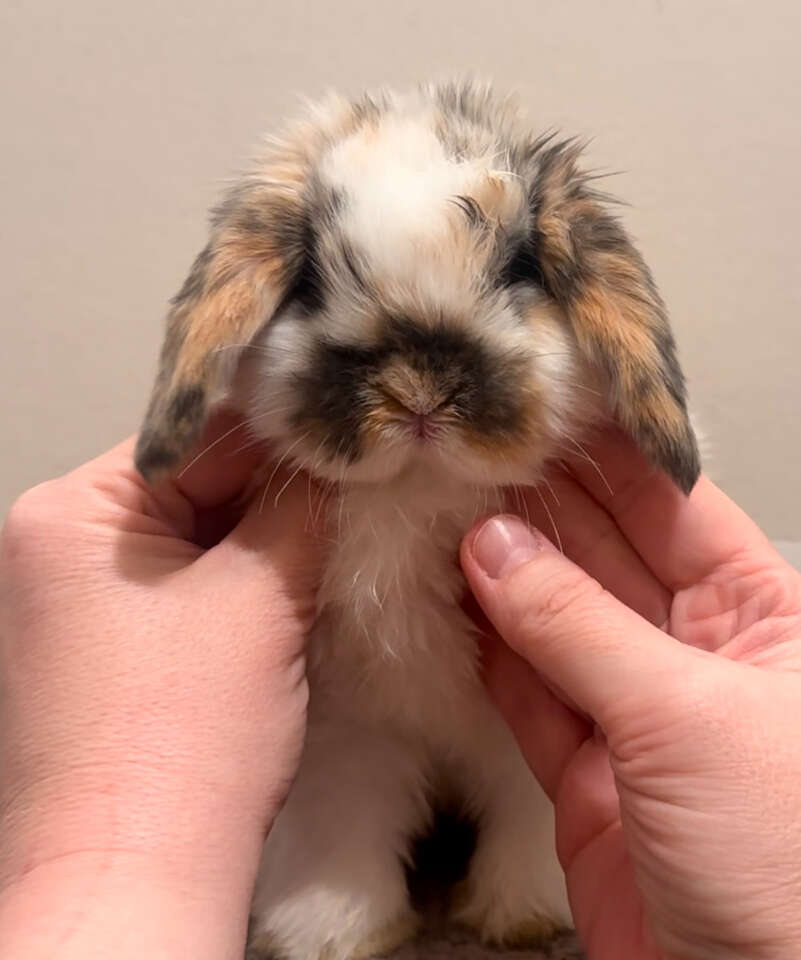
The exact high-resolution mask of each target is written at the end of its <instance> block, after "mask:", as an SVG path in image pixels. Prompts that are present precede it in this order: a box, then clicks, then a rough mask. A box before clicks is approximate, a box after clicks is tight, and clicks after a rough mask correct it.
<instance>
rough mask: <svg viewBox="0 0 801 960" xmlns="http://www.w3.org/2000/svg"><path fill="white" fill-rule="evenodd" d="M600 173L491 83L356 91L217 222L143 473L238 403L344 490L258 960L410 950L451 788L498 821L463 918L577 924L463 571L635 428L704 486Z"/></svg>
mask: <svg viewBox="0 0 801 960" xmlns="http://www.w3.org/2000/svg"><path fill="white" fill-rule="evenodd" d="M578 154H579V149H578V146H577V145H576V144H575V143H574V142H573V141H565V142H558V141H556V140H555V139H554V138H548V137H537V136H535V135H533V134H532V133H531V132H530V131H529V130H528V128H527V127H526V125H525V123H524V122H523V121H522V120H521V119H520V117H519V116H518V113H517V111H516V109H515V108H514V107H513V106H512V105H511V104H510V103H509V102H508V101H505V100H501V99H499V98H497V97H495V96H494V95H493V94H492V93H491V91H490V90H489V89H487V88H482V87H476V86H473V85H470V84H461V85H460V84H452V85H444V86H437V87H429V88H425V89H423V90H421V91H417V92H415V93H412V94H409V95H406V96H395V95H392V94H382V95H380V96H376V97H372V98H370V97H366V98H363V99H362V100H360V101H357V102H348V101H344V100H339V99H337V98H331V99H329V100H328V101H326V103H324V104H323V105H321V106H319V107H317V108H313V109H312V110H311V111H310V113H309V116H308V118H307V119H306V120H304V121H303V122H301V123H300V124H299V125H296V126H295V127H293V128H292V129H291V130H290V131H289V133H287V134H286V135H285V136H284V137H282V138H280V139H278V140H276V141H274V142H273V143H272V144H271V145H270V147H269V149H268V150H267V151H266V153H265V155H264V156H263V157H262V159H261V160H259V161H258V162H257V163H256V164H255V165H254V167H253V169H252V170H251V172H250V173H249V174H248V175H247V176H245V177H244V178H243V179H242V180H241V182H240V183H239V184H238V185H237V186H236V187H235V188H234V189H233V191H232V192H231V193H230V194H229V196H228V197H227V198H226V199H225V200H224V202H223V203H222V204H221V206H220V207H218V208H217V210H216V212H215V214H214V218H213V221H212V231H211V238H210V241H209V244H208V245H207V247H206V249H205V250H204V251H203V252H202V253H201V255H200V256H199V257H198V259H197V261H196V263H195V266H194V268H193V270H192V273H191V274H190V276H189V278H188V280H187V281H186V283H185V284H184V287H183V289H182V290H181V292H180V293H179V294H178V296H177V297H176V299H175V301H174V303H173V307H172V311H171V313H170V317H169V321H168V328H167V337H166V341H165V346H164V349H163V353H162V360H161V369H160V371H159V374H158V378H157V381H156V386H155V389H154V393H153V397H152V400H151V405H150V408H149V410H148V413H147V416H146V418H145V424H144V427H143V430H142V434H141V437H140V440H139V445H138V447H137V454H136V457H137V465H138V466H139V469H140V470H141V471H142V472H143V474H144V475H145V476H146V477H148V478H149V479H153V478H155V477H157V476H158V475H159V473H161V472H163V471H166V470H170V469H173V468H175V467H177V466H178V465H179V464H180V463H181V462H182V461H183V460H184V458H186V457H187V455H188V454H189V453H190V452H191V451H192V449H193V446H194V445H195V443H196V441H197V439H198V437H199V435H200V433H201V431H202V429H203V427H204V425H205V423H206V420H207V418H208V415H209V411H210V410H211V409H213V407H214V406H215V404H217V403H219V402H220V401H221V400H223V399H227V401H228V402H229V403H233V404H234V405H235V406H238V407H239V408H240V409H241V410H242V411H243V413H244V414H245V415H246V418H247V427H248V429H249V430H250V432H251V433H252V434H254V435H256V436H257V437H260V438H263V439H266V440H269V441H270V444H271V446H272V448H273V449H274V450H276V451H277V454H278V455H279V456H280V457H281V458H282V459H283V460H285V462H289V463H293V464H294V465H295V466H296V467H297V468H305V469H306V470H308V471H309V472H310V473H312V474H314V475H315V476H317V477H320V478H324V479H327V480H330V481H333V482H335V483H336V494H335V497H336V500H337V502H336V503H335V504H334V505H333V506H332V508H331V511H330V520H329V522H330V535H331V541H332V543H331V553H330V556H329V560H328V563H327V566H326V569H325V573H324V576H323V582H322V587H321V592H320V598H319V618H318V621H317V625H316V626H315V628H314V630H313V632H312V635H311V636H310V638H309V646H308V676H309V684H310V689H311V701H310V714H309V734H308V739H307V744H306V748H305V754H304V757H303V761H302V763H301V767H300V771H299V774H298V777H297V780H296V782H295V784H294V785H293V788H292V791H291V793H290V796H289V799H288V801H287V804H286V807H285V808H284V810H283V811H282V813H281V815H280V816H279V818H278V820H277V822H276V824H275V826H274V827H273V829H272V831H271V833H270V836H269V838H268V841H267V845H266V848H265V854H264V861H263V866H262V871H261V876H260V880H259V884H258V887H257V891H256V897H255V900H254V908H253V925H252V933H253V937H252V951H253V952H254V954H256V953H258V952H259V949H260V947H259V945H262V946H261V952H262V953H264V952H265V951H266V950H267V949H269V952H271V953H272V954H274V955H275V956H277V957H278V958H279V960H354V958H356V957H362V956H365V955H369V952H370V951H371V950H373V949H374V947H375V945H380V947H381V949H385V948H388V947H389V946H391V945H392V944H393V943H394V942H395V941H396V940H399V939H401V938H402V937H404V936H408V935H410V933H411V931H413V930H415V929H416V928H417V926H418V920H419V918H418V917H417V915H416V911H415V908H414V906H413V904H412V902H411V901H410V899H409V894H408V890H407V888H406V882H405V875H404V869H403V863H404V860H405V859H408V858H409V856H410V844H411V841H412V838H413V837H415V836H417V835H419V834H420V833H421V832H424V831H425V828H426V825H427V823H428V822H429V821H430V817H431V811H432V801H433V800H434V799H436V797H437V796H447V798H448V799H449V800H450V801H453V800H454V798H456V799H457V801H458V802H459V803H460V804H461V806H462V808H463V810H465V811H466V812H467V813H468V814H469V815H470V816H472V817H473V818H474V819H475V820H476V821H477V822H478V824H479V833H478V840H477V844H476V848H475V853H474V855H473V858H472V862H471V866H470V869H469V873H468V875H467V877H466V878H465V881H464V883H463V884H462V885H461V887H460V896H459V898H457V899H455V900H454V919H456V920H457V921H458V922H460V923H462V924H463V925H465V926H468V927H470V928H472V929H474V930H475V931H477V933H478V934H479V935H480V936H482V937H483V938H485V939H486V940H488V941H492V942H499V943H504V942H515V943H518V942H520V941H521V939H523V940H526V941H532V940H537V939H538V938H540V937H544V936H547V935H549V934H550V933H551V932H552V931H553V930H554V929H558V928H560V927H564V926H566V925H569V923H570V913H569V909H568V906H567V901H566V896H565V889H564V881H563V877H562V875H561V871H560V868H559V865H558V863H557V861H556V856H555V852H554V844H553V824H552V811H551V808H550V804H549V803H548V801H547V799H546V798H545V796H544V794H543V793H542V791H541V789H540V788H539V786H538V785H537V783H536V782H535V781H534V779H533V778H532V777H531V774H530V773H529V771H528V769H527V768H526V766H525V764H524V763H523V761H522V759H521V758H520V756H519V752H518V750H517V747H516V745H515V743H514V741H513V740H512V738H511V736H510V734H509V733H508V731H507V730H506V728H505V726H504V725H503V723H502V722H501V721H500V719H499V718H498V716H497V714H496V712H495V710H494V708H493V706H492V705H491V703H490V702H489V700H488V699H487V697H486V695H485V693H484V691H483V688H482V685H481V682H480V679H479V675H478V653H477V645H476V642H475V636H474V627H473V626H472V624H471V623H470V621H469V620H468V619H467V618H466V616H465V614H464V613H463V612H462V609H461V607H460V603H459V601H460V598H461V596H462V593H463V590H464V582H463V580H462V578H461V575H460V574H459V572H458V570H457V569H456V566H455V563H454V556H455V554H456V550H457V546H458V542H459V539H460V537H461V536H462V535H463V533H464V532H465V530H466V529H468V527H469V526H470V525H471V523H473V522H474V521H475V519H476V518H477V517H478V516H479V515H480V514H481V513H483V512H485V511H487V510H493V509H498V508H500V507H501V506H502V505H503V502H504V501H503V496H504V494H503V489H502V488H503V487H504V486H505V485H508V484H529V483H534V482H536V481H537V479H538V478H539V477H540V475H541V471H542V468H543V465H544V464H545V463H546V461H547V460H549V459H550V458H553V457H558V456H560V454H562V453H563V452H564V451H566V450H571V449H573V448H574V446H575V444H576V443H578V442H580V439H581V437H582V436H583V434H584V433H585V431H586V430H587V428H588V427H589V426H590V425H591V424H593V423H596V422H599V421H603V420H605V419H608V418H610V417H611V418H614V419H616V420H617V421H618V422H619V423H620V424H621V425H622V427H623V428H624V429H625V430H627V431H628V432H629V434H630V435H631V436H632V437H633V438H634V439H635V440H636V441H637V442H638V443H639V444H640V446H641V447H642V448H643V450H644V451H645V452H646V454H647V455H648V456H649V457H650V458H651V460H652V461H653V463H654V464H655V465H656V466H657V467H659V468H661V469H663V470H665V471H666V472H667V473H668V474H669V475H670V476H671V477H672V478H673V479H674V480H675V482H676V483H677V484H678V485H679V486H680V487H681V488H682V489H684V490H689V489H690V488H691V487H692V485H693V483H694V482H695V479H696V477H697V475H698V471H699V463H698V453H697V449H696V443H695V439H694V436H693V433H692V430H691V428H690V425H689V422H688V419H687V411H686V401H685V390H684V381H683V378H682V374H681V371H680V368H679V366H678V363H677V360H676V352H675V346H674V341H673V338H672V335H671V333H670V329H669V326H668V322H667V318H666V314H665V310H664V306H663V304H662V301H661V300H660V298H659V295H658V293H657V291H656V288H655V286H654V283H653V281H652V279H651V276H650V273H649V271H648V269H647V267H646V266H645V264H644V263H643V261H642V259H641V257H640V255H639V254H638V253H637V251H636V250H635V249H634V247H633V246H632V244H631V242H630V240H629V239H628V237H627V236H626V234H625V232H624V230H623V228H622V227H621V226H620V224H619V223H618V222H617V220H616V219H615V218H614V217H613V216H612V215H611V213H610V212H609V209H608V205H607V204H606V203H605V201H604V198H603V197H602V196H601V195H599V194H598V193H597V192H596V191H595V190H594V189H593V188H592V185H591V181H590V180H589V179H588V177H587V176H585V175H584V174H583V173H582V172H581V171H580V169H579V167H578ZM254 761H255V762H258V758H254ZM265 945H268V946H265Z"/></svg>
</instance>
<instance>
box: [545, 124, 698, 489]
mask: <svg viewBox="0 0 801 960" xmlns="http://www.w3.org/2000/svg"><path fill="white" fill-rule="evenodd" d="M579 152H580V148H579V147H578V146H577V145H576V144H574V143H565V144H557V145H554V146H550V145H544V146H543V147H542V148H541V149H540V150H539V151H538V152H537V154H536V157H537V159H538V165H537V172H536V176H535V179H534V182H533V186H532V197H531V203H532V210H533V216H534V237H533V240H534V245H535V247H536V255H537V260H538V262H539V266H540V268H541V270H542V273H543V276H544V278H545V282H546V285H547V287H548V289H549V292H550V293H551V295H552V296H553V297H554V298H555V299H556V300H557V301H558V302H559V303H560V304H561V305H562V307H563V309H564V310H565V313H566V315H567V317H568V319H569V321H570V324H571V326H572V328H573V332H574V335H575V337H576V340H577V343H578V346H579V349H580V350H581V351H582V353H583V354H584V355H585V356H586V357H587V358H588V359H589V360H590V362H591V363H593V364H594V365H595V366H596V367H597V368H599V369H600V370H601V371H602V372H603V373H604V375H605V379H606V381H607V384H608V391H609V403H610V407H611V412H612V413H613V415H614V416H615V417H616V419H617V420H618V422H619V423H620V425H621V426H622V427H623V429H624V430H625V431H626V432H627V433H628V434H629V435H630V436H631V437H632V438H633V439H634V440H635V441H636V442H637V443H638V445H639V446H640V447H641V448H642V450H643V452H644V453H645V454H646V455H647V456H648V457H649V459H651V461H652V462H653V463H655V464H656V465H657V466H659V467H661V468H662V469H663V470H664V471H665V472H666V473H667V474H669V476H671V477H672V478H673V480H674V481H675V482H676V484H677V485H678V486H679V487H680V488H681V489H682V490H683V491H684V492H685V493H689V492H690V490H691V489H692V488H693V486H694V484H695V482H696V480H697V479H698V475H699V473H700V470H701V464H700V457H699V453H698V446H697V443H696V439H695V435H694V433H693V430H692V427H691V426H690V421H689V418H688V415H687V399H686V390H685V385H684V377H683V375H682V372H681V368H680V367H679V363H678V360H677V358H676V345H675V341H674V339H673V335H672V333H671V330H670V325H669V323H668V318H667V314H666V311H665V306H664V304H663V302H662V299H661V297H660V296H659V293H658V292H657V289H656V286H655V284H654V281H653V278H652V277H651V273H650V271H649V270H648V267H647V266H646V265H645V263H644V261H643V259H642V257H641V256H640V254H639V253H638V251H637V250H636V249H635V247H634V246H633V244H632V243H631V241H630V240H629V238H628V237H627V235H626V233H625V231H624V230H623V228H622V227H621V225H620V224H619V223H618V221H617V220H616V219H615V217H613V216H612V215H611V214H610V213H609V211H608V209H607V208H606V205H605V203H604V197H603V196H602V195H600V194H598V193H597V192H595V191H594V190H592V189H591V187H590V186H589V183H588V177H587V176H586V175H584V174H583V173H582V172H581V171H580V170H579V168H578V166H577V160H578V156H579Z"/></svg>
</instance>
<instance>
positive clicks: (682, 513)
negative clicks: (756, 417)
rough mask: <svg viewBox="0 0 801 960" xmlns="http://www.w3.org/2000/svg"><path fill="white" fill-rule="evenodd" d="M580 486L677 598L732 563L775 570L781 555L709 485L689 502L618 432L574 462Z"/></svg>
mask: <svg viewBox="0 0 801 960" xmlns="http://www.w3.org/2000/svg"><path fill="white" fill-rule="evenodd" d="M569 465H570V470H571V472H572V473H573V474H574V476H575V477H576V479H577V480H578V482H579V483H580V484H581V485H582V486H583V487H584V488H585V489H586V490H587V491H588V492H589V493H590V494H591V495H592V496H593V498H594V499H595V500H596V501H597V502H598V503H599V504H601V506H603V507H604V508H605V509H606V510H607V511H608V513H609V514H610V515H611V517H612V518H613V519H614V521H615V522H616V523H617V525H618V526H619V528H620V530H621V531H622V533H623V535H624V536H625V537H626V539H627V540H628V541H629V543H630V544H631V545H632V547H633V548H634V549H635V550H636V551H637V553H638V554H639V555H640V557H642V559H643V561H644V562H645V563H646V565H647V566H648V567H649V569H650V570H651V571H652V572H653V573H654V575H655V576H656V577H657V578H658V579H659V580H660V581H661V582H662V583H663V584H664V585H665V586H666V587H668V588H669V589H670V590H672V591H673V592H676V591H678V590H681V589H683V588H685V587H687V586H690V585H691V584H694V583H698V582H700V581H701V580H703V579H704V578H705V577H707V576H709V575H710V574H711V573H712V572H714V571H715V570H716V569H718V568H720V567H722V566H724V565H725V564H726V563H728V562H729V561H730V560H731V559H732V558H734V557H743V556H744V555H746V554H748V555H750V556H751V557H752V558H753V559H754V560H755V561H756V560H759V561H760V562H763V563H765V564H770V565H776V564H777V563H779V562H780V558H779V555H778V554H777V553H776V551H775V550H774V549H773V547H772V546H771V545H770V543H769V541H768V540H767V538H766V537H765V536H764V534H763V533H762V532H761V531H760V530H759V528H758V527H757V526H756V524H755V523H754V522H753V521H752V520H751V519H750V518H749V517H748V516H746V515H745V514H744V513H743V512H742V510H740V509H739V507H737V506H736V505H735V504H734V503H732V501H731V500H729V498H728V497H727V496H726V495H725V494H724V493H722V491H720V490H719V489H718V488H717V487H716V486H715V485H714V484H713V483H711V481H709V480H708V479H707V478H705V477H701V479H700V480H699V481H698V483H697V485H696V487H695V489H694V490H693V491H692V493H691V494H690V496H689V497H686V496H684V494H682V493H681V491H680V490H679V489H678V488H677V487H676V486H674V484H673V483H672V482H671V481H670V480H669V479H668V478H667V476H665V475H664V474H662V473H661V472H659V471H658V470H656V469H654V468H653V467H652V466H651V465H650V464H649V463H648V462H647V461H646V460H645V458H644V457H643V456H642V454H641V453H640V452H639V451H638V450H637V448H636V447H635V445H634V443H633V442H632V441H631V440H629V439H628V438H627V437H625V436H623V434H622V433H621V432H620V431H618V430H612V429H610V430H606V431H604V433H603V434H602V435H601V436H600V437H599V438H598V439H597V440H595V441H594V442H592V443H590V444H588V445H587V450H586V456H584V455H582V454H578V455H577V456H575V457H572V458H570V461H569Z"/></svg>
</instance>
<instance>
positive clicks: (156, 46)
mask: <svg viewBox="0 0 801 960" xmlns="http://www.w3.org/2000/svg"><path fill="white" fill-rule="evenodd" d="M799 49H801V4H799V3H798V2H797V0H783V2H777V0H773V2H771V0H768V2H762V3H753V2H735V0H717V2H706V0H615V2H612V0H604V2H603V3H600V2H597V0H585V2H575V0H513V2H504V0H492V2H489V0H411V2H401V0H398V2H394V3H387V2H382V0H373V2H370V3H361V2H355V0H337V2H336V3H333V2H325V3H322V2H320V3H314V2H309V0H294V2H293V3H284V4H277V3H273V2H270V0H260V2H255V0H248V2H245V0H137V3H136V4H133V3H127V4H115V3H108V2H107V0H70V2H69V3H58V4H57V3H54V2H53V0H50V2H42V3H33V2H30V0H28V2H26V3H20V2H15V0H4V3H3V4H2V11H0V97H1V98H2V126H1V127H0V131H1V132H0V136H1V137H2V152H1V153H0V172H1V174H2V188H1V189H2V195H1V196H0V204H1V205H0V210H2V230H0V254H1V255H2V261H1V262H2V265H3V269H2V283H0V298H2V300H1V302H0V306H1V308H2V309H1V311H0V324H2V340H0V441H1V442H2V446H0V451H2V452H1V453H0V458H1V459H2V470H0V515H2V513H4V512H5V509H6V508H7V507H8V505H9V504H10V503H11V501H12V499H13V498H14V496H15V495H16V494H18V493H19V492H20V491H21V490H23V489H24V488H25V487H26V486H28V485H30V484H32V483H34V482H36V481H38V480H41V479H44V478H46V477H48V476H51V475H53V474H55V473H58V472H61V471H64V470H66V469H68V468H69V467H71V466H73V465H75V464H77V463H79V462H80V461H81V460H83V459H85V458H87V457H89V456H90V455H93V454H95V453H98V452H100V451H102V450H103V449H104V448H106V447H107V446H109V445H110V444H112V443H114V442H115V441H117V440H119V439H120V438H122V437H124V436H126V435H127V434H129V433H131V432H133V431H134V430H135V429H136V427H137V425H138V420H139V416H140V414H141V412H142V409H143V407H144V403H145V400H146V396H147V393H148V391H149V387H150V382H151V378H152V375H153V371H154V364H155V358H156V353H157V349H158V344H159V342H160V337H161V324H162V318H163V315H164V311H165V305H166V301H167V299H168V298H169V297H170V296H171V295H172V294H173V293H174V292H175V290H176V289H177V287H178V286H179V285H180V283H181V281H182V280H183V276H184V274H185V272H186V270H187V268H188V266H189V263H190V261H191V260H192V258H193V256H194V254H195V253H196V251H197V250H198V249H199V248H200V246H201V245H202V243H203V239H204V233H205V222H206V221H205V210H206V208H207V207H208V206H209V205H210V203H211V202H213V200H214V199H215V198H216V196H217V194H218V192H219V190H220V188H221V186H222V185H223V182H224V180H225V179H226V177H228V176H229V175H230V174H231V173H232V172H233V171H235V170H236V169H237V167H238V166H239V165H240V164H241V162H242V161H243V159H244V158H245V157H246V156H247V154H248V152H249V150H250V148H251V147H252V146H253V145H254V144H255V143H256V142H257V140H258V137H259V136H260V134H262V133H263V132H265V131H268V130H270V129H271V128H272V127H273V126H275V124H276V123H277V122H279V121H280V120H281V119H282V118H284V117H285V116H286V115H287V114H288V113H292V112H293V111H294V110H295V109H296V103H297V99H296V98H297V96H298V95H299V94H310V95H315V94H318V93H320V92H322V91H323V90H325V89H326V88H329V87H335V88H339V89H341V90H343V91H344V92H359V91H360V90H361V89H362V88H364V87H374V86H376V85H381V84H388V85H399V86H404V85H408V84H411V83H414V82H416V81H417V80H419V79H426V78H430V77H439V76H444V75H448V74H451V73H454V72H456V73H463V72H474V73H478V74H479V75H481V76H485V77H488V78H491V79H494V80H495V81H496V82H497V84H498V85H499V86H500V87H502V88H511V89H516V90H518V91H520V93H521V95H522V98H523V100H524V101H525V102H526V104H527V106H528V107H529V108H530V112H531V116H532V119H533V122H534V123H535V124H536V125H537V126H540V127H542V128H547V127H552V126H557V127H560V128H562V129H563V130H564V131H565V132H566V133H570V134H576V133H577V134H584V135H588V136H590V137H592V138H593V143H592V146H591V148H590V157H589V160H590V164H591V165H592V166H596V167H600V168H602V169H605V170H614V171H623V172H622V173H620V174H619V175H617V176H616V177H615V178H613V179H612V180H610V181H609V182H608V187H609V189H612V190H614V191H615V192H616V193H618V194H620V195H621V196H622V197H623V198H625V199H626V200H627V201H628V202H629V203H630V204H631V206H630V208H628V209H626V210H625V211H624V217H625V219H626V221H627V223H628V224H629V226H630V228H631V230H632V231H633V233H634V234H635V236H636V237H637V238H638V241H639V244H640V246H641V249H642V250H643V252H644V254H645V256H646V259H647V260H648V261H649V262H650V264H651V266H652V268H653V270H654V273H655V275H656V277H657V280H658V282H659V284H660V286H661V289H662V291H663V293H664V296H665V298H666V300H667V302H668V305H669V307H670V309H671V313H672V316H673V321H674V325H675V329H676V332H677V336H678V340H679V344H680V349H681V356H682V359H683V363H684V366H685V369H686V371H687V374H688V376H689V381H690V389H691V395H692V399H693V404H694V406H695V408H696V410H697V412H698V414H699V416H700V419H701V422H702V423H703V425H704V426H705V429H706V432H707V434H708V435H709V438H710V440H711V442H712V449H713V455H712V460H711V464H710V466H711V472H712V475H713V476H714V477H715V479H717V480H718V482H720V483H721V484H722V485H723V487H724V488H725V489H726V490H727V491H728V492H729V493H730V494H731V495H732V496H733V497H734V498H735V499H737V500H738V501H739V502H740V503H741V504H742V505H743V506H744V507H745V508H746V509H747V510H748V511H749V512H750V513H751V514H752V515H753V516H754V517H755V518H756V519H757V520H758V521H759V522H760V523H761V524H762V526H763V527H764V528H765V530H766V531H767V532H768V533H769V534H770V535H771V536H772V537H773V538H778V539H782V540H787V541H790V540H794V541H797V540H801V510H799V507H798V491H799V480H800V479H801V429H799V424H798V418H799V412H801V377H799V357H800V356H801V324H800V323H799V317H800V316H801V310H800V309H799V308H801V271H799V269H798V256H799V254H798V249H799V244H798V231H799V224H801V190H800V189H799V173H800V172H801V58H800V57H799Z"/></svg>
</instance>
